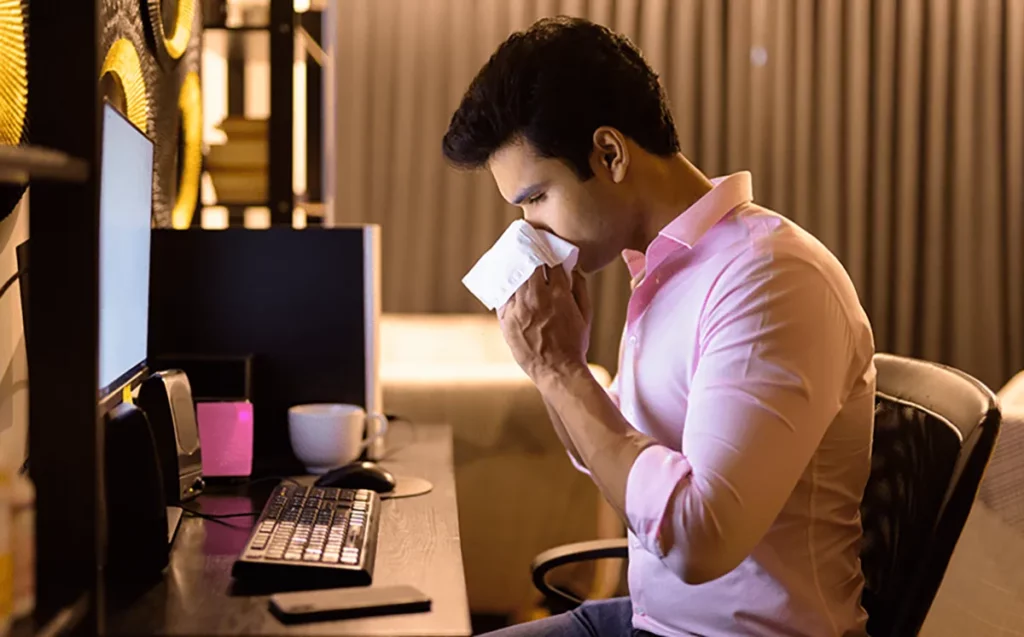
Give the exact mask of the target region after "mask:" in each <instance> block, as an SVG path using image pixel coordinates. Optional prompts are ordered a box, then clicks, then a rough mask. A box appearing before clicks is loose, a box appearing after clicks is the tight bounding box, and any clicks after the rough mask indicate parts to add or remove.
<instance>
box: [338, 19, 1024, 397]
mask: <svg viewBox="0 0 1024 637" xmlns="http://www.w3.org/2000/svg"><path fill="white" fill-rule="evenodd" d="M337 2H338V5H337V9H338V10H337V14H336V17H337V20H338V28H339V34H338V35H339V39H338V43H337V51H338V56H337V57H336V59H335V60H334V63H335V64H337V65H340V66H339V75H340V77H341V78H342V83H341V86H342V91H343V94H342V95H340V96H339V102H340V105H339V107H340V113H339V120H338V121H339V124H338V126H339V132H340V133H341V134H342V137H343V139H345V140H346V143H345V144H344V147H340V148H336V149H335V150H336V152H337V156H338V180H339V182H338V183H339V200H338V211H337V218H336V219H335V221H338V222H347V221H373V222H379V223H381V224H382V225H383V229H384V235H383V236H384V239H383V242H384V251H385V254H384V294H385V299H384V309H385V311H391V312H465V311H479V310H481V308H480V307H479V305H478V304H477V303H476V301H475V300H474V299H473V298H472V297H471V296H470V295H469V293H468V292H466V291H465V290H464V289H463V288H462V286H461V284H460V279H461V277H462V275H463V274H464V273H465V272H466V270H468V269H469V267H470V266H471V265H472V263H473V262H474V260H475V259H476V258H477V257H478V256H479V255H480V254H482V252H483V251H484V250H485V249H486V248H487V247H488V246H489V245H490V243H491V242H493V241H494V239H496V238H497V236H498V234H499V233H500V231H501V230H502V228H503V227H504V226H505V225H506V224H508V223H509V222H510V221H511V220H512V219H514V218H515V217H516V214H517V213H516V210H514V209H512V208H510V207H509V206H507V205H505V204H504V203H503V202H502V200H501V198H500V197H499V195H498V192H497V189H496V188H495V186H494V184H493V182H492V181H491V178H490V176H489V175H488V174H486V173H479V174H465V173H459V172H456V171H454V170H452V169H450V168H448V167H447V166H446V165H445V163H444V161H443V159H442V157H441V153H440V140H441V137H442V135H443V133H444V131H445V129H446V127H447V123H448V118H449V117H450V115H451V112H452V111H453V109H454V108H455V107H456V106H457V104H458V102H459V99H460V97H461V94H462V91H464V90H465V88H466V86H467V85H468V83H469V81H470V80H471V78H472V77H473V75H474V74H475V72H476V71H477V70H478V69H479V67H480V65H481V64H483V63H484V62H485V61H486V59H487V57H488V56H489V55H490V53H491V52H492V51H493V49H494V48H495V47H496V46H497V44H498V43H499V42H501V41H502V39H504V38H505V37H506V36H507V35H508V34H509V33H510V32H511V31H513V30H516V29H522V28H524V27H526V26H527V25H529V24H530V23H531V22H532V21H533V20H535V19H536V18H538V17H541V16H545V15H554V14H558V13H563V14H570V15H580V16H585V17H588V18H590V19H591V20H594V21H596V22H601V23H603V24H606V25H608V26H609V27H611V28H612V29H614V30H616V31H619V32H622V33H625V34H627V35H628V36H630V37H631V38H632V39H633V40H634V41H635V42H636V43H637V44H638V45H639V46H640V48H641V49H642V50H643V51H644V53H645V55H646V56H647V58H648V59H649V61H650V62H651V64H652V65H653V66H654V67H655V68H656V69H657V70H658V72H659V73H660V74H661V77H662V81H663V82H664V84H665V86H666V88H667V91H668V94H669V96H670V98H671V101H672V109H673V112H674V114H675V118H676V124H677V126H678V129H679V134H680V137H681V141H682V148H683V151H684V153H686V155H687V156H688V157H690V158H691V159H692V160H694V161H695V162H696V163H697V164H698V165H699V166H700V167H701V168H702V169H703V170H704V171H705V172H706V173H708V174H710V175H720V174H725V173H729V172H733V171H736V170H742V169H748V170H751V171H752V172H753V173H754V188H755V197H756V199H757V200H758V201H759V202H760V203H761V204H763V205H766V206H768V207H771V208H773V209H775V210H777V211H779V212H781V213H782V214H785V215H787V216H789V217H791V218H793V219H794V220H796V221H797V222H799V223H800V224H802V225H803V226H804V227H806V228H807V229H808V230H810V231H811V232H813V233H814V234H815V235H816V236H818V237H819V238H820V239H821V240H822V241H823V242H824V243H825V244H827V245H828V246H829V247H830V248H831V249H832V250H833V251H834V252H835V253H836V254H837V255H838V256H839V257H840V258H841V259H842V261H843V262H844V264H845V265H846V267H847V268H848V270H849V272H850V274H851V276H852V277H853V280H854V282H855V283H856V285H857V288H858V290H859V291H860V294H861V298H862V300H863V303H864V305H865V307H866V308H867V310H868V312H869V314H870V316H871V319H872V322H873V324H874V328H875V334H876V346H877V348H878V349H879V350H880V351H890V352H896V353H902V354H909V355H915V356H920V357H924V358H928V359H932V360H937V361H942V362H946V363H948V364H952V365H955V366H957V367H960V368H962V369H964V370H967V371H969V372H971V373H973V374H975V375H977V376H979V377H980V378H981V379H982V380H984V381H985V382H987V383H989V384H990V385H992V386H994V387H998V386H999V385H1001V384H1002V382H1003V381H1005V380H1006V379H1008V378H1009V377H1010V376H1011V375H1012V372H1014V371H1016V370H1018V369H1021V368H1024V260H1022V250H1024V0H337ZM592 294H593V296H594V297H595V301H596V308H597V317H596V320H595V326H594V336H593V350H592V352H591V354H592V357H593V359H594V360H595V361H597V362H600V363H602V364H604V365H605V366H607V367H609V368H610V369H612V370H614V368H615V366H616V354H617V349H618V337H619V332H620V330H621V326H622V321H623V318H624V313H625V304H626V299H627V297H628V286H627V278H626V275H625V270H624V268H622V267H612V268H610V269H609V270H608V271H606V272H604V273H602V274H601V275H599V276H598V277H597V278H596V280H595V281H593V282H592Z"/></svg>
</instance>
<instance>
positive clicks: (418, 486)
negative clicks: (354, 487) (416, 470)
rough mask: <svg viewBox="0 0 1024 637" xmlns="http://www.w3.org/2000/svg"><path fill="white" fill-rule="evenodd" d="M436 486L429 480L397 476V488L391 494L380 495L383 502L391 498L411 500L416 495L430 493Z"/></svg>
mask: <svg viewBox="0 0 1024 637" xmlns="http://www.w3.org/2000/svg"><path fill="white" fill-rule="evenodd" d="M433 489H434V485H433V484H431V482H430V481H429V480H424V479H423V478H415V477H412V476H395V488H394V490H393V491H391V492H389V493H382V494H380V498H381V500H390V499H391V498H411V497H412V496H415V495H423V494H424V493H430V492H431V491H432V490H433Z"/></svg>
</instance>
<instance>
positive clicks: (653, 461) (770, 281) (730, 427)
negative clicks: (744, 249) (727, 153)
mask: <svg viewBox="0 0 1024 637" xmlns="http://www.w3.org/2000/svg"><path fill="white" fill-rule="evenodd" d="M730 270H731V272H730ZM852 334H853V330H852V329H851V325H850V321H849V319H848V317H847V315H846V313H845V312H844V309H843V306H842V304H841V302H840V300H839V297H838V296H837V292H836V291H834V290H833V289H832V288H831V286H830V284H829V283H828V281H827V280H826V279H825V276H824V275H823V274H822V273H821V272H819V271H818V270H817V268H816V267H815V266H813V265H812V264H810V263H807V262H806V261H804V260H801V259H797V258H793V257H782V258H780V257H778V256H761V257H756V258H752V259H749V260H748V261H747V262H746V263H744V264H740V265H735V264H733V265H731V266H730V267H729V268H727V269H726V272H725V274H724V275H723V276H722V277H720V279H719V281H718V282H717V284H716V286H715V289H713V290H712V291H711V293H710V294H709V296H708V297H707V299H706V304H705V309H704V311H703V312H702V315H701V319H700V326H699V330H698V340H699V343H698V355H699V359H698V361H697V364H696V368H695V371H694V373H693V376H692V379H691V386H690V393H689V401H688V408H687V413H686V420H685V423H684V427H683V436H682V442H681V447H680V448H681V450H682V451H681V452H677V451H674V450H672V449H670V448H668V447H666V446H661V445H655V446H652V447H649V448H647V449H645V450H644V451H643V452H642V453H641V454H640V455H639V456H638V457H637V459H636V461H635V463H634V465H633V467H632V469H631V470H630V474H629V477H628V480H627V485H626V514H627V518H628V519H629V522H630V525H631V528H632V529H633V531H634V534H635V535H636V537H637V540H638V541H639V543H640V545H641V546H642V547H643V548H644V549H645V550H647V551H648V552H650V553H653V554H655V555H656V556H657V557H658V558H660V559H661V561H662V562H663V563H664V564H665V565H666V566H667V567H668V568H669V569H671V570H672V571H673V572H675V573H676V574H678V575H679V576H680V577H681V578H682V579H683V580H684V581H686V582H687V583H691V584H697V583H702V582H706V581H710V580H712V579H715V578H717V577H720V576H722V575H724V574H725V573H728V572H729V571H731V570H732V569H734V568H736V567H737V566H738V565H739V564H740V563H741V562H742V561H743V560H744V559H745V558H746V557H747V556H748V555H749V554H750V552H751V551H752V550H753V549H754V547H755V546H756V545H757V544H758V543H759V542H760V541H761V539H762V538H763V537H764V535H765V534H766V533H767V531H768V529H769V527H770V526H771V524H772V522H773V521H774V520H775V518H777V517H778V515H779V513H780V511H781V510H782V507H783V506H784V504H785V502H786V501H787V500H788V499H789V497H790V494H791V493H792V492H793V489H794V488H795V486H796V484H797V482H798V480H799V478H800V476H801V474H802V473H803V472H804V470H805V468H806V467H807V466H808V463H809V462H810V460H811V457H812V456H813V454H814V452H815V450H816V448H817V446H818V444H819V443H820V441H821V439H822V436H823V435H824V433H825V430H826V429H827V428H828V425H829V424H830V423H831V422H832V420H833V419H834V418H835V416H836V414H837V413H838V412H839V409H840V407H841V405H842V402H843V400H844V399H845V396H846V394H847V393H848V388H849V387H850V386H852V383H853V379H854V378H855V375H854V374H852V373H851V369H853V368H855V367H856V365H857V364H858V363H857V362H856V361H855V360H853V359H854V358H855V357H858V356H861V357H862V356H863V354H864V353H863V352H861V353H860V354H858V353H857V349H858V348H857V346H856V344H855V343H854V339H853V336H852ZM872 349H873V348H872ZM867 356H868V362H870V353H868V354H867Z"/></svg>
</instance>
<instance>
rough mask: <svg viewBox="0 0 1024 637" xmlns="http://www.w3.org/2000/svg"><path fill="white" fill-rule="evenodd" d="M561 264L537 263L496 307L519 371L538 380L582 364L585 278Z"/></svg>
mask: <svg viewBox="0 0 1024 637" xmlns="http://www.w3.org/2000/svg"><path fill="white" fill-rule="evenodd" d="M572 276H573V283H572V286H570V285H569V277H568V276H567V275H566V273H565V269H564V268H562V267H555V268H548V267H547V266H544V265H542V266H540V267H539V268H537V270H536V271H535V272H534V273H533V276H531V277H530V279H529V280H528V281H527V282H526V283H525V284H523V286H522V287H520V288H519V289H518V290H516V293H515V296H513V297H512V298H511V299H509V300H508V302H507V303H505V305H503V306H502V307H501V308H499V309H498V320H499V322H500V323H501V331H502V334H504V336H505V342H506V343H508V346H509V349H511V350H512V355H513V356H514V357H515V359H516V362H517V363H519V366H520V367H522V368H523V371H525V372H526V374H527V375H528V376H529V377H530V378H531V379H532V380H533V382H534V384H536V385H538V386H539V385H540V384H541V383H542V382H544V381H545V380H547V379H549V378H551V377H552V376H558V375H562V374H567V373H570V372H573V371H577V370H579V369H581V368H582V369H586V366H587V348H588V347H589V346H590V320H591V307H590V297H589V296H588V295H587V282H586V280H585V279H584V278H583V275H582V274H580V273H579V272H578V271H573V274H572Z"/></svg>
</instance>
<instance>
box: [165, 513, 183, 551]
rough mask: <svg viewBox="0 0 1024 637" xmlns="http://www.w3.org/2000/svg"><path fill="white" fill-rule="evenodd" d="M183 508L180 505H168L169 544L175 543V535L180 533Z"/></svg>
mask: <svg viewBox="0 0 1024 637" xmlns="http://www.w3.org/2000/svg"><path fill="white" fill-rule="evenodd" d="M181 514H182V510H181V509H180V508H178V507H167V544H174V536H175V535H177V533H178V525H179V524H180V523H181Z"/></svg>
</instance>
